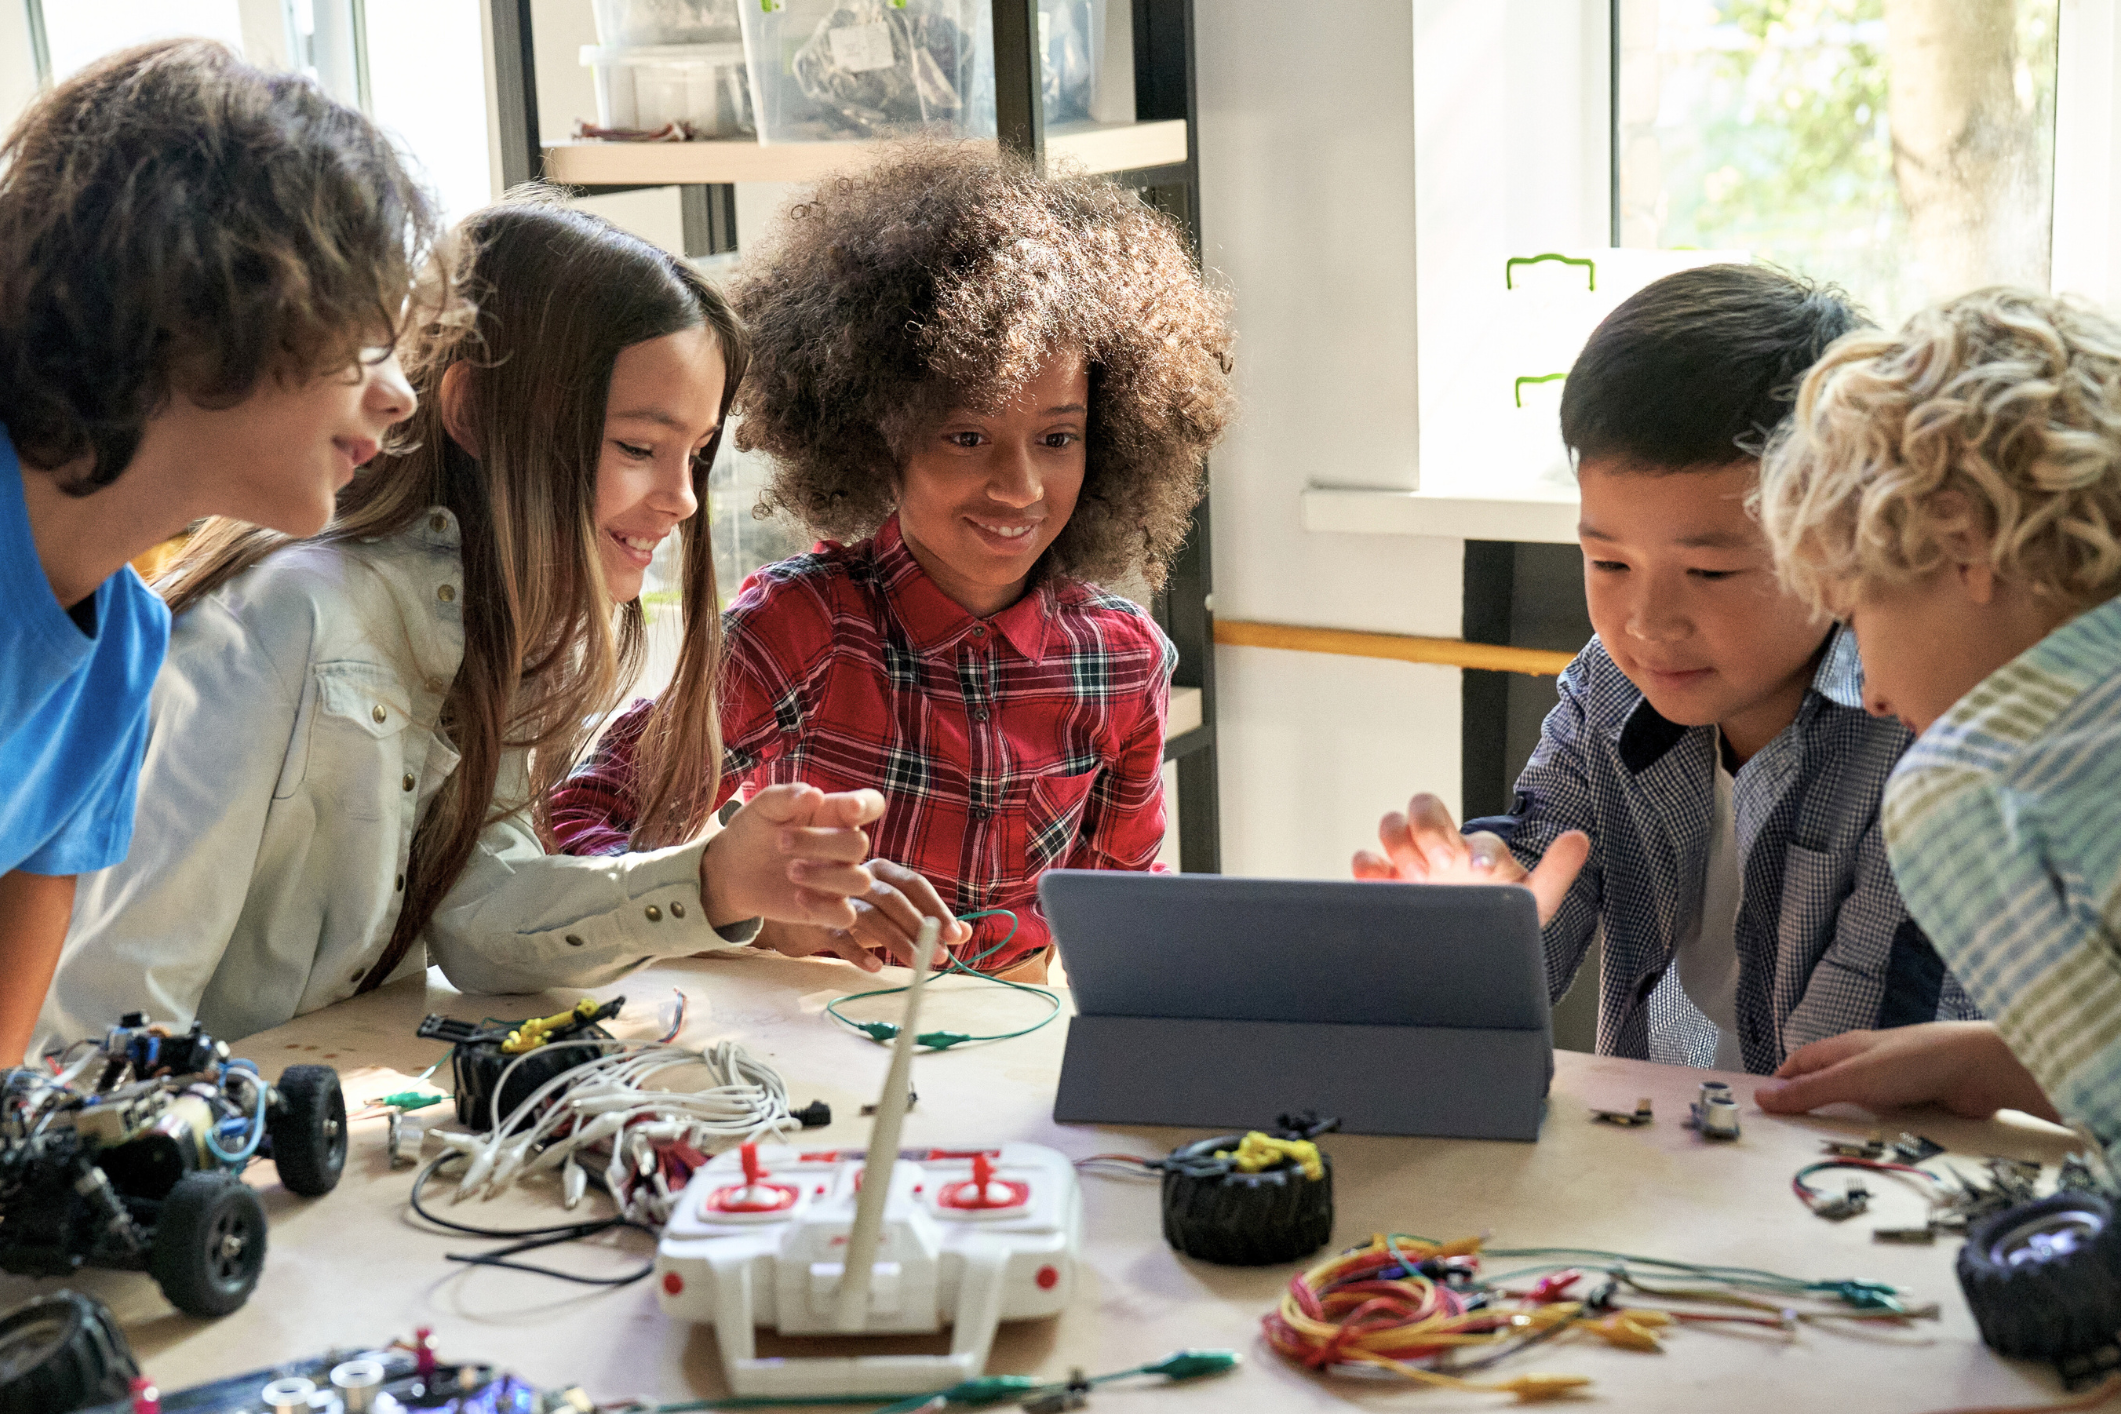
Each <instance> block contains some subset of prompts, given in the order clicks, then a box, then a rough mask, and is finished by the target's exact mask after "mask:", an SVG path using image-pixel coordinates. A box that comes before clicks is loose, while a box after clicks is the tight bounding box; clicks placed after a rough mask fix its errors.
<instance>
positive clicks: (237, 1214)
mask: <svg viewBox="0 0 2121 1414" xmlns="http://www.w3.org/2000/svg"><path fill="white" fill-rule="evenodd" d="M264 1269H265V1207H264V1205H263V1204H261V1203H259V1202H258V1195H257V1194H255V1193H253V1192H251V1191H250V1187H249V1186H248V1185H247V1184H245V1183H244V1182H243V1180H242V1179H240V1178H237V1177H236V1176H235V1175H234V1174H231V1173H225V1172H223V1171H221V1170H219V1169H209V1170H206V1171H203V1172H200V1173H188V1174H186V1175H184V1177H182V1178H180V1179H178V1180H177V1186H176V1187H174V1188H172V1189H170V1190H169V1196H168V1197H167V1198H165V1199H163V1200H162V1211H161V1212H160V1213H159V1214H157V1215H156V1219H155V1247H154V1251H153V1253H152V1254H151V1255H150V1256H149V1259H148V1270H149V1271H151V1272H152V1273H153V1274H154V1278H155V1281H156V1283H157V1284H158V1285H159V1286H160V1287H161V1288H162V1294H163V1295H164V1296H166V1297H168V1298H169V1304H170V1305H172V1306H174V1307H176V1308H177V1309H178V1310H179V1311H182V1312H183V1313H184V1314H185V1315H187V1316H225V1315H227V1314H228V1313H229V1312H231V1311H233V1310H236V1309H237V1308H238V1307H240V1306H242V1304H243V1303H244V1302H245V1301H248V1300H249V1299H250V1293H251V1289H252V1288H253V1287H255V1286H256V1285H257V1284H258V1273H259V1272H261V1271H263V1270H264Z"/></svg>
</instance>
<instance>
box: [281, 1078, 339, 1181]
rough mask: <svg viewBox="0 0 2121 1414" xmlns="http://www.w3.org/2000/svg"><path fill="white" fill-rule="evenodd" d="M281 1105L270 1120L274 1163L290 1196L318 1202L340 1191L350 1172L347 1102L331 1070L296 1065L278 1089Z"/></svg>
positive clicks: (282, 1080) (337, 1079)
mask: <svg viewBox="0 0 2121 1414" xmlns="http://www.w3.org/2000/svg"><path fill="white" fill-rule="evenodd" d="M277 1088H278V1089H279V1091H280V1103H279V1104H277V1105H275V1106H274V1107H273V1109H272V1112H271V1113H270V1114H268V1115H267V1116H266V1119H265V1123H266V1132H267V1133H268V1134H269V1135H270V1136H271V1137H272V1158H273V1163H274V1164H275V1165H277V1166H278V1168H279V1170H280V1182H282V1183H284V1184H286V1185H287V1188H288V1191H289V1192H292V1193H299V1194H301V1195H302V1196H303V1197H305V1198H318V1197H322V1196H323V1195H324V1194H326V1193H329V1192H331V1190H332V1189H334V1188H337V1187H338V1186H339V1175H340V1174H341V1173H343V1172H345V1170H346V1096H345V1094H344V1093H343V1092H342V1091H341V1090H340V1089H339V1072H337V1071H336V1070H333V1069H332V1068H331V1067H330V1066H328V1065H291V1066H289V1067H288V1068H287V1071H286V1073H285V1074H283V1075H282V1076H281V1077H280V1084H279V1086H278V1087H277Z"/></svg>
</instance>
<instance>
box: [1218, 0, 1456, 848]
mask: <svg viewBox="0 0 2121 1414" xmlns="http://www.w3.org/2000/svg"><path fill="white" fill-rule="evenodd" d="M1299 15H1307V16H1310V17H1311V18H1312V19H1313V20H1326V21H1328V22H1323V23H1311V22H1306V23H1302V24H1298V23H1294V20H1295V19H1296V18H1297V17H1298V16H1299ZM1195 35H1196V38H1195V46H1196V58H1197V63H1198V70H1199V112H1200V134H1199V148H1200V163H1201V178H1200V180H1201V232H1202V237H1203V241H1204V247H1205V254H1206V259H1207V261H1208V264H1209V265H1210V266H1211V267H1212V268H1213V269H1214V270H1215V271H1216V272H1217V273H1218V275H1219V276H1220V277H1221V278H1222V279H1224V280H1226V281H1227V282H1228V283H1229V284H1230V285H1231V286H1232V287H1233V288H1234V290H1235V291H1236V293H1237V328H1238V335H1239V339H1238V344H1237V375H1236V377H1237V384H1238V391H1239V395H1240V396H1241V398H1242V399H1243V409H1244V410H1243V415H1242V420H1241V422H1240V423H1239V425H1238V426H1237V428H1236V429H1235V430H1234V431H1233V432H1232V434H1231V435H1230V437H1229V439H1228V440H1227V441H1226V442H1225V443H1224V445H1223V446H1222V447H1221V448H1220V449H1218V450H1217V452H1216V453H1215V456H1214V458H1213V462H1212V475H1213V487H1214V496H1215V502H1214V536H1215V538H1214V547H1213V548H1214V557H1215V567H1216V572H1215V612H1216V615H1217V616H1218V617H1220V618H1226V619H1260V620H1268V621H1274V622H1281V623H1296V624H1310V625H1320V626H1326V627H1334V628H1356V629H1373V630H1379V631H1384V632H1396V633H1410V634H1422V635H1434V636H1444V637H1456V636H1457V634H1458V631H1459V607H1460V606H1459V596H1460V587H1459V586H1460V574H1461V566H1462V555H1463V545H1462V542H1459V541H1455V540H1442V539H1431V538H1426V537H1411V536H1375V535H1337V534H1321V533H1315V532H1306V531H1305V530H1303V529H1302V528H1301V527H1300V526H1299V525H1298V522H1297V503H1298V496H1299V494H1300V493H1301V492H1302V490H1303V488H1304V487H1305V486H1306V485H1307V484H1308V483H1310V482H1314V481H1318V482H1330V483H1332V484H1335V485H1343V486H1381V487H1394V486H1406V485H1408V484H1410V479H1411V473H1412V469H1413V462H1414V451H1415V446H1416V432H1417V427H1416V402H1415V377H1414V374H1415V356H1414V334H1415V303H1414V95H1413V62H1412V56H1413V14H1412V9H1411V7H1410V6H1407V5H1386V4H1362V5H1340V6H1333V7H1330V9H1327V10H1319V11H1292V10H1290V9H1288V8H1287V7H1284V6H1279V5H1261V4H1258V3H1256V0H1195ZM1216 673H1217V679H1216V681H1217V688H1218V692H1219V696H1220V702H1219V704H1218V709H1217V716H1218V721H1219V727H1218V733H1219V741H1220V745H1221V758H1222V759H1221V784H1222V823H1223V868H1224V870H1225V871H1226V872H1228V873H1232V874H1250V875H1286V876H1296V877H1317V878H1344V877H1346V875H1347V871H1348V857H1349V855H1350V854H1352V853H1353V851H1354V850H1355V849H1357V848H1359V847H1361V846H1362V845H1364V844H1366V843H1369V842H1370V841H1372V840H1373V839H1374V838H1375V831H1376V823H1377V817H1378V816H1379V815H1381V814H1383V813H1384V811H1386V810H1388V809H1393V808H1396V807H1400V806H1404V805H1405V803H1406V800H1407V797H1408V796H1409V795H1410V794H1411V793H1412V792H1413V791H1415V790H1418V789H1428V790H1434V791H1436V792H1437V793H1438V794H1440V795H1442V796H1443V797H1444V798H1445V799H1446V800H1448V801H1451V802H1452V803H1453V805H1454V808H1455V804H1456V800H1457V796H1458V727H1459V723H1458V713H1459V696H1458V673H1457V671H1456V670H1455V669H1449V668H1436V667H1423V666H1414V665H1409V664H1403V663H1388V662H1381V661H1374V660H1368V659H1357V658H1338V657H1326V656H1321V655H1313V654H1303V653H1286V652H1279V651H1274V650H1268V649H1253V648H1222V649H1218V650H1217V656H1216Z"/></svg>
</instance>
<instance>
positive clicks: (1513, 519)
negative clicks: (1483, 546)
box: [1302, 486, 1580, 545]
mask: <svg viewBox="0 0 2121 1414" xmlns="http://www.w3.org/2000/svg"><path fill="white" fill-rule="evenodd" d="M1302 507H1303V508H1302V515H1303V527H1304V529H1305V530H1323V531H1335V532H1339V533H1342V534H1353V535H1433V536H1437V537H1440V538H1442V539H1446V540H1516V541H1530V542H1535V543H1544V544H1552V545H1574V544H1575V543H1576V518H1577V516H1578V515H1579V514H1580V509H1579V506H1578V502H1577V500H1576V498H1575V497H1574V496H1567V497H1563V496H1489V497H1481V496H1439V495H1433V494H1430V493H1426V492H1421V491H1377V490H1368V489H1361V488H1355V487H1331V486H1312V487H1308V488H1306V489H1305V491H1304V493H1303V498H1302Z"/></svg>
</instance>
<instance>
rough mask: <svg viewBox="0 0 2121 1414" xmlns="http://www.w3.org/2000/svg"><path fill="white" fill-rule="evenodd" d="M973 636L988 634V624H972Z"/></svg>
mask: <svg viewBox="0 0 2121 1414" xmlns="http://www.w3.org/2000/svg"><path fill="white" fill-rule="evenodd" d="M972 636H973V637H974V638H985V637H986V636H987V626H986V625H985V624H974V625H973V626H972Z"/></svg>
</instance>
